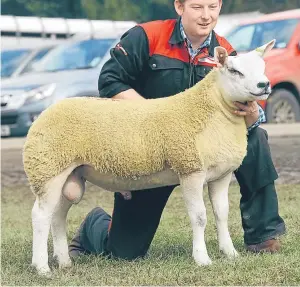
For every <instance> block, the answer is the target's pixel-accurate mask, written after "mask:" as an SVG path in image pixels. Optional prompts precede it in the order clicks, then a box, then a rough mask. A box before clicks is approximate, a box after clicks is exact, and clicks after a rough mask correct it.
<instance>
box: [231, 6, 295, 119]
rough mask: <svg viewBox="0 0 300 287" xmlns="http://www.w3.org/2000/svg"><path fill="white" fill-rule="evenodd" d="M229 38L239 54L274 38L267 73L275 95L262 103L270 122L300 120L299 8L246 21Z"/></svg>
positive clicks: (267, 61)
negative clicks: (274, 42) (274, 41)
mask: <svg viewBox="0 0 300 287" xmlns="http://www.w3.org/2000/svg"><path fill="white" fill-rule="evenodd" d="M226 38H227V39H228V41H229V42H230V43H231V44H232V46H233V47H234V48H235V49H236V50H237V52H238V53H243V52H247V51H250V50H253V49H255V48H256V47H259V46H261V45H263V44H265V43H267V42H268V41H270V40H272V39H276V44H275V47H274V48H273V49H272V50H271V51H270V52H269V54H268V55H267V56H266V57H265V60H266V74H267V76H268V78H269V79H270V82H271V85H272V88H273V92H272V94H271V95H270V97H269V98H268V100H267V101H263V102H260V104H261V105H262V107H263V108H264V109H265V111H266V116H267V122H270V123H293V122H299V121H300V9H296V10H290V11H285V12H279V13H273V14H268V15H263V16H261V17H258V18H256V19H254V20H251V21H247V22H243V23H242V24H239V25H238V26H237V27H236V28H234V29H233V30H232V31H230V32H229V33H228V34H227V35H226Z"/></svg>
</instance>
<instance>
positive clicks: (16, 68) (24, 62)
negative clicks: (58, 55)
mask: <svg viewBox="0 0 300 287" xmlns="http://www.w3.org/2000/svg"><path fill="white" fill-rule="evenodd" d="M52 48H53V46H45V47H44V46H42V47H39V48H35V49H31V48H12V49H5V50H2V51H1V78H9V77H11V78H14V77H18V76H20V75H22V74H25V73H29V72H31V70H32V67H33V65H34V64H35V63H36V62H37V61H39V60H41V59H42V58H43V57H44V56H45V55H46V54H47V53H48V52H49V51H50V50H51V49H52Z"/></svg>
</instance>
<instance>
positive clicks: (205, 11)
mask: <svg viewBox="0 0 300 287" xmlns="http://www.w3.org/2000/svg"><path fill="white" fill-rule="evenodd" d="M201 18H202V19H203V20H209V9H208V7H204V8H203V10H202V15H201Z"/></svg>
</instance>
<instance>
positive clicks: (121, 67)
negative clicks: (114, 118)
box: [69, 0, 285, 260]
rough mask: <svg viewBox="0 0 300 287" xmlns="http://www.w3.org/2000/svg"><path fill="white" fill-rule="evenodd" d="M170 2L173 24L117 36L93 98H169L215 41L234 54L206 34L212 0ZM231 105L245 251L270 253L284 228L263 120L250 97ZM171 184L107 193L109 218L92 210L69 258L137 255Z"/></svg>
mask: <svg viewBox="0 0 300 287" xmlns="http://www.w3.org/2000/svg"><path fill="white" fill-rule="evenodd" d="M174 5H175V9H176V12H177V13H178V15H179V19H178V20H177V21H176V20H166V21H154V22H150V23H145V24H142V25H138V26H136V27H134V28H133V29H131V30H129V31H128V32H127V33H125V35H123V37H122V39H121V41H120V43H119V44H118V45H117V46H116V47H115V48H114V49H112V51H111V59H110V60H109V61H108V62H107V63H106V64H105V65H104V67H103V69H102V71H101V74H100V77H99V92H100V95H101V97H110V98H114V99H124V100H134V99H141V98H146V99H149V98H160V97H167V96H170V95H174V94H177V93H178V92H181V91H183V90H185V89H187V88H189V87H191V86H193V85H194V84H195V83H197V82H198V81H200V80H201V79H203V78H204V77H205V76H206V75H207V73H208V72H209V71H210V70H211V65H210V60H209V57H213V53H214V47H216V46H219V45H221V46H223V47H224V48H226V49H227V51H228V54H229V55H236V52H235V51H234V50H233V48H232V47H231V46H230V44H229V43H228V42H227V41H226V40H225V39H224V38H222V37H220V36H218V35H217V34H216V33H215V32H214V31H213V29H214V27H215V25H216V23H217V20H218V16H219V13H220V10H221V6H222V2H221V1H220V0H175V1H174ZM236 105H237V110H236V111H235V113H236V115H238V116H242V117H245V121H246V124H247V127H248V131H249V135H248V153H247V156H246V158H245V159H244V161H243V164H242V165H241V167H240V168H239V169H238V170H237V171H236V172H235V175H236V178H237V180H238V182H239V185H240V192H241V195H242V197H241V201H240V209H241V216H242V225H243V228H244V241H245V246H246V249H247V250H249V251H253V252H263V251H264V252H276V251H277V250H279V242H278V240H277V237H278V236H279V235H281V234H283V233H284V232H285V224H284V222H283V220H282V218H281V217H280V216H279V215H278V202H277V196H276V191H275V186H274V180H275V179H277V177H278V176H277V173H276V171H275V168H274V165H273V163H272V159H271V155H270V150H269V145H268V141H267V134H266V132H265V131H264V130H262V129H260V128H258V127H257V126H258V125H259V124H260V123H261V122H262V121H264V120H265V117H264V113H263V111H262V109H261V108H260V107H259V106H258V104H257V103H256V102H248V103H247V105H243V104H240V103H237V104H236ZM173 189H174V186H166V187H162V188H157V189H152V190H142V191H136V192H133V193H132V198H131V199H130V200H126V198H124V196H123V195H122V194H121V193H115V202H114V211H113V215H112V218H111V217H110V216H109V215H108V214H107V213H106V212H105V211H104V210H102V209H101V208H95V209H93V210H92V211H91V212H90V213H89V214H88V215H87V217H86V219H85V220H84V222H83V223H82V224H81V226H80V228H79V230H78V232H77V233H76V235H75V237H74V238H73V240H72V242H71V244H70V246H69V253H70V256H71V257H73V258H74V257H76V256H78V255H79V254H81V253H94V254H110V255H113V256H115V257H119V258H123V259H128V260H130V259H134V258H137V257H142V256H144V255H145V254H146V253H147V250H148V248H149V246H150V244H151V241H152V239H153V237H154V234H155V232H156V229H157V227H158V224H159V221H160V218H161V214H162V211H163V209H164V207H165V205H166V202H167V200H168V198H169V196H170V194H171V192H172V190H173ZM174 212H176V210H174Z"/></svg>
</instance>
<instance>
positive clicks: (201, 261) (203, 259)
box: [194, 254, 212, 266]
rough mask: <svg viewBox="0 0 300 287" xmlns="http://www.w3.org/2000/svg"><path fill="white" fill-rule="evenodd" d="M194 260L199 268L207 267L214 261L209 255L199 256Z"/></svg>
mask: <svg viewBox="0 0 300 287" xmlns="http://www.w3.org/2000/svg"><path fill="white" fill-rule="evenodd" d="M194 259H195V261H196V263H197V264H198V265H199V266H207V265H211V264H212V261H211V259H210V258H209V256H208V255H207V254H201V255H200V254H199V255H197V256H194Z"/></svg>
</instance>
